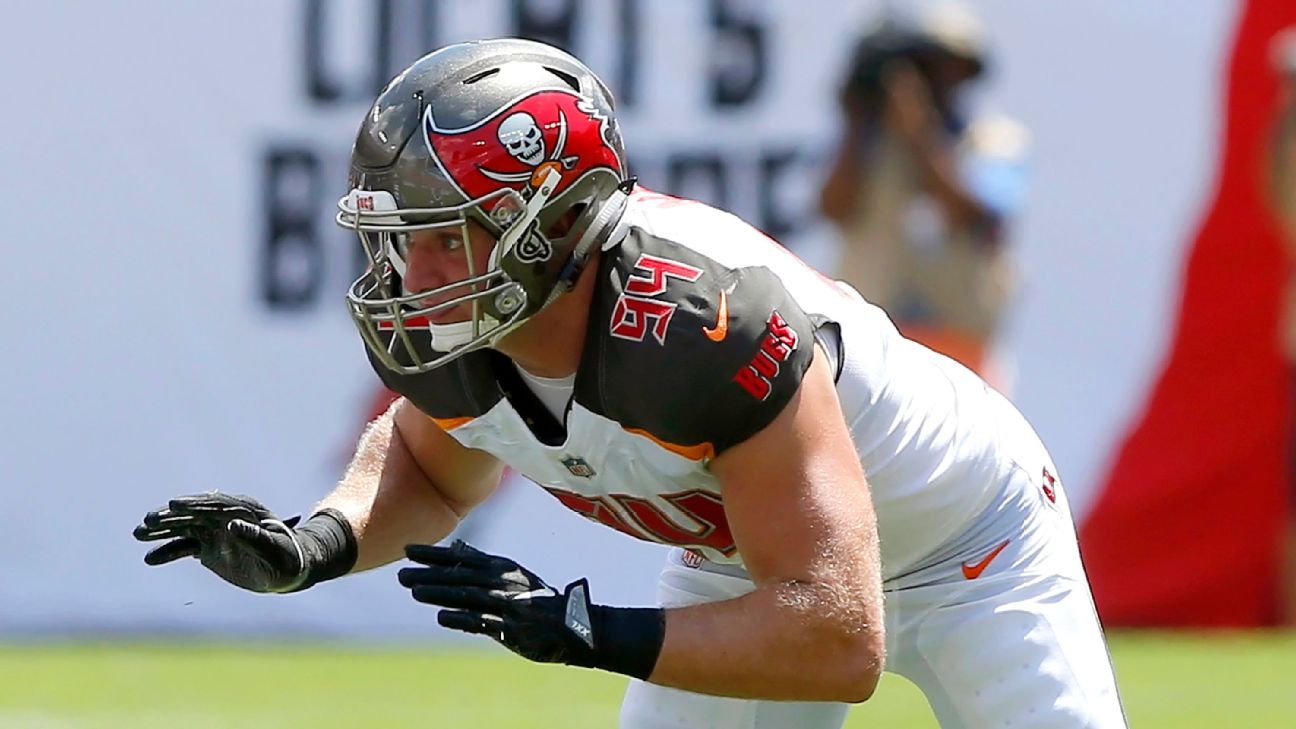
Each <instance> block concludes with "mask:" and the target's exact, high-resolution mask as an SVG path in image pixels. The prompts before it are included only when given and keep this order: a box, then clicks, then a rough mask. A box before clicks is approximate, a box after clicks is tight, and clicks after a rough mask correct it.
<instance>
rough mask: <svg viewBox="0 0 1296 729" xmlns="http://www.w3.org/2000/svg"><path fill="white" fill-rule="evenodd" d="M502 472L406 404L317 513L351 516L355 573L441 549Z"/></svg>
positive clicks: (398, 406)
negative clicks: (415, 549) (425, 547)
mask: <svg viewBox="0 0 1296 729" xmlns="http://www.w3.org/2000/svg"><path fill="white" fill-rule="evenodd" d="M503 469H504V466H503V464H501V463H500V462H499V461H498V460H497V459H496V458H495V457H494V456H491V455H490V454H488V453H486V452H485V451H479V450H474V449H471V448H466V447H464V446H463V445H461V444H460V443H459V442H458V441H456V440H455V439H454V438H453V437H451V436H450V434H448V433H447V432H445V431H444V430H442V429H441V427H440V426H439V425H437V424H436V422H434V421H433V420H432V419H431V418H429V417H428V416H427V415H425V414H424V413H423V412H421V411H420V410H419V409H418V408H416V407H414V405H413V404H411V403H410V402H409V401H408V400H406V399H405V398H400V399H398V400H397V401H396V402H395V403H393V404H392V406H391V407H390V408H388V410H387V412H386V413H384V414H383V415H382V416H381V417H379V418H378V419H377V420H375V421H374V422H373V424H371V425H370V426H369V428H368V429H367V430H366V431H365V434H364V437H362V438H361V439H360V444H359V446H358V447H357V449H356V454H355V457H354V458H353V459H352V461H351V465H350V467H348V468H347V471H346V475H345V476H343V478H342V480H341V482H340V483H339V484H338V486H337V488H335V489H334V490H333V492H332V493H330V494H329V495H328V496H327V497H325V498H324V500H323V501H321V502H320V503H319V505H318V506H317V507H316V511H321V510H324V509H334V510H336V511H338V512H340V513H341V514H343V515H345V517H346V519H347V522H348V523H349V524H350V526H351V529H352V532H353V533H354V536H355V541H356V545H357V548H358V555H357V559H356V564H355V567H354V570H356V571H358V570H365V569H370V568H372V567H378V566H380V565H384V564H387V563H388V562H392V561H394V560H397V559H400V558H401V557H403V556H404V551H403V550H404V547H405V545H406V544H410V543H413V542H420V543H433V542H438V541H440V540H441V539H442V538H444V537H445V536H446V535H448V534H449V533H450V532H451V531H453V530H454V528H455V526H456V525H457V524H458V523H459V521H460V520H461V519H463V518H464V516H466V515H467V514H468V512H469V511H471V510H472V509H473V507H475V506H477V505H478V504H480V503H481V502H482V501H484V500H485V499H486V497H487V496H489V495H490V494H491V492H492V491H494V490H495V487H496V486H498V485H499V482H500V478H501V476H502V474H503Z"/></svg>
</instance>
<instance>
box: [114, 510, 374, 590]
mask: <svg viewBox="0 0 1296 729" xmlns="http://www.w3.org/2000/svg"><path fill="white" fill-rule="evenodd" d="M298 521H300V518H299V517H293V518H291V519H288V520H285V521H281V520H279V519H278V518H277V517H276V516H275V515H274V514H273V513H272V512H271V511H270V510H269V509H267V508H266V507H265V506H262V505H261V503H260V502H258V501H257V500H256V499H254V498H252V497H250V496H236V495H232V494H222V493H219V492H216V491H212V492H209V493H205V494H194V495H191V496H181V497H178V498H175V499H172V500H171V501H170V503H168V504H167V505H166V506H165V507H164V508H161V509H158V510H156V511H150V512H149V513H148V514H145V515H144V523H142V524H140V525H139V526H137V527H135V531H134V534H135V538H136V539H138V540H140V541H142V542H152V541H157V540H161V539H169V540H171V541H168V542H167V543H166V544H163V545H161V546H159V547H155V548H154V549H152V550H150V551H149V553H148V554H146V555H144V562H145V563H146V564H150V565H160V564H166V563H167V562H174V561H175V560H177V559H180V558H182V557H197V558H198V561H199V562H201V563H202V564H203V566H204V567H206V568H207V569H209V570H211V571H212V572H215V573H216V574H217V575H218V576H219V577H220V578H221V579H223V580H225V581H226V582H229V583H230V584H233V585H237V586H239V587H242V588H243V589H245V590H252V591H253V592H293V591H296V590H304V589H306V588H307V587H309V586H311V585H313V584H315V583H316V582H320V581H322V580H327V579H332V578H334V577H338V576H341V575H343V574H346V573H347V572H348V571H350V569H351V567H352V566H354V564H355V560H356V543H355V537H354V536H353V535H352V533H351V526H350V524H349V523H348V522H347V520H346V517H344V516H343V515H342V514H341V513H339V512H337V511H334V510H333V509H324V510H322V511H320V512H319V513H317V514H315V515H314V516H312V517H311V518H310V519H308V520H307V521H306V523H304V524H302V525H301V526H300V527H298V526H297V523H298Z"/></svg>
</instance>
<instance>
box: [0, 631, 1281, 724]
mask: <svg viewBox="0 0 1296 729" xmlns="http://www.w3.org/2000/svg"><path fill="white" fill-rule="evenodd" d="M1111 645H1112V652H1113V656H1114V659H1115V661H1116V669H1117V673H1118V676H1119V680H1120V684H1121V692H1122V694H1123V695H1124V698H1125V706H1126V711H1127V713H1128V714H1129V718H1130V722H1131V725H1132V726H1133V727H1135V729H1171V728H1173V729H1195V728H1196V727H1202V728H1205V727H1211V728H1212V729H1217V728H1220V727H1246V728H1247V729H1256V728H1266V727H1274V728H1275V729H1278V728H1279V727H1284V728H1286V727H1293V726H1296V634H1277V633H1245V634H1215V635H1208V636H1200V635H1191V634H1188V635H1177V634H1119V635H1116V636H1114V637H1113V639H1112V641H1111ZM622 686H623V681H622V680H620V679H618V678H617V677H616V676H611V675H607V674H603V673H599V672H594V671H583V670H578V669H570V668H564V667H555V666H539V665H533V664H530V663H527V662H526V661H523V660H521V659H518V658H514V657H513V656H512V655H511V654H507V653H505V652H503V651H502V650H454V651H446V650H434V649H427V648H422V649H413V648H403V649H379V648H358V647H338V646H306V645H278V646H272V647H264V646H253V645H248V644H234V645H215V644H211V643H201V644H187V643H182V642H178V641H177V642H173V643H164V644H144V643H104V644H48V645H46V644H29V645H5V646H0V727H5V728H8V727H15V728H21V729H47V728H48V729H53V728H56V727H58V728H62V727H95V728H102V729H109V728H111V729H122V728H124V727H137V728H141V729H161V728H163V727H168V728H169V727H220V728H222V729H223V728H226V727H238V728H243V727H248V728H257V729H260V728H262V727H264V728H265V729H283V728H284V727H299V726H300V727H309V728H310V729H323V728H325V727H339V728H341V727H348V728H351V727H366V728H367V727H434V728H438V729H473V728H482V729H485V728H490V729H521V728H523V727H526V728H530V727H562V729H585V728H587V727H589V728H592V727H600V728H603V727H613V726H615V723H616V716H617V706H618V702H619V700H620V694H621V689H622ZM846 726H847V727H851V728H853V729H864V728H865V727H873V728H876V727H935V726H936V723H935V721H934V720H933V719H932V717H931V713H930V711H929V710H928V709H927V705H926V703H925V702H924V700H923V698H922V696H921V694H919V693H918V691H917V689H915V688H914V687H913V686H912V685H910V684H908V683H907V682H905V681H904V680H902V679H898V678H895V677H892V676H888V677H886V679H884V681H883V684H882V687H881V688H880V689H879V691H878V693H877V695H876V696H875V697H874V698H873V699H872V700H871V701H869V702H868V703H866V704H863V705H861V706H859V707H857V708H856V709H854V710H853V711H852V712H851V718H850V720H849V721H848V722H847V724H846Z"/></svg>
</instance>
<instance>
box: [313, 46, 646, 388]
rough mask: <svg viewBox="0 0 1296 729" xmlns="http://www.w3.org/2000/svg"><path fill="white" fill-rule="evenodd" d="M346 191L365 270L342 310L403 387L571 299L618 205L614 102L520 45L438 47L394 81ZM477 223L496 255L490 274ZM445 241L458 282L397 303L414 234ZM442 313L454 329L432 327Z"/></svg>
mask: <svg viewBox="0 0 1296 729" xmlns="http://www.w3.org/2000/svg"><path fill="white" fill-rule="evenodd" d="M350 183H351V188H352V189H351V191H350V192H349V193H348V194H347V195H346V196H345V197H343V198H342V199H341V200H339V201H338V210H339V212H338V214H337V221H338V224H339V225H342V226H343V227H346V228H350V229H352V230H354V231H356V233H357V234H358V235H359V238H360V241H361V244H362V245H363V247H364V250H365V253H366V255H367V257H368V263H369V266H368V268H367V270H366V271H365V272H364V274H363V275H361V276H360V278H358V279H357V280H356V281H355V283H353V284H352V285H351V288H350V289H349V291H348V292H347V303H348V306H349V308H350V311H351V316H352V318H353V319H354V320H355V322H356V325H357V327H358V328H359V330H360V334H361V336H362V337H363V338H364V340H365V343H366V344H367V345H368V347H369V349H370V352H371V354H372V355H373V356H374V357H375V358H376V359H377V360H378V361H379V362H381V363H382V364H383V365H384V366H386V367H387V368H388V369H390V370H393V371H395V372H397V373H401V374H415V373H419V372H426V371H428V370H431V369H433V368H435V367H439V366H441V365H443V364H445V363H447V362H449V361H451V360H453V359H454V358H456V357H458V356H460V355H462V354H464V353H466V352H469V351H472V350H474V349H478V348H481V347H485V346H489V345H490V344H491V343H493V342H495V341H498V339H499V338H500V337H502V336H503V335H504V334H507V333H508V332H509V331H511V330H512V329H514V328H516V327H517V326H519V325H520V324H522V323H523V322H525V321H526V320H527V319H528V318H530V317H531V316H533V315H535V313H536V312H538V311H540V310H541V309H542V308H544V306H546V305H547V304H548V303H549V302H551V301H553V299H554V298H556V297H557V296H559V295H560V294H562V293H563V292H565V291H567V290H568V289H570V288H571V286H572V285H573V284H574V283H575V281H576V278H577V276H578V275H579V274H580V271H581V270H582V268H583V266H584V264H585V262H586V261H587V259H588V256H589V254H590V252H591V251H593V250H595V248H596V247H597V246H602V245H604V244H605V243H607V242H609V238H610V237H611V236H612V234H613V231H614V230H615V229H616V227H617V223H618V222H619V221H620V218H621V215H622V213H623V212H624V210H625V203H626V199H627V196H626V189H625V188H626V187H627V185H626V165H625V152H624V149H623V147H622V143H621V134H620V130H619V128H618V126H617V123H616V119H615V117H614V115H613V100H612V94H611V93H610V92H609V91H608V89H607V87H606V86H605V85H604V84H603V82H602V81H600V80H599V79H598V77H596V76H595V75H594V74H593V72H591V71H590V70H589V69H588V68H586V67H585V65H584V64H582V63H581V62H580V61H578V60H576V59H575V58H573V57H571V56H570V55H568V54H566V53H564V52H562V51H560V50H558V49H556V48H553V47H551V46H547V45H544V44H542V43H536V42H533V41H526V40H518V39H500V40H488V41H476V42H471V43H460V44H456V45H452V46H447V47H445V48H442V49H440V50H437V51H434V52H432V53H430V54H428V55H426V56H424V57H422V58H420V59H419V60H418V61H415V62H414V64H413V65H411V66H410V67H409V68H407V69H406V70H405V71H403V72H402V73H401V74H400V75H398V76H397V77H396V78H394V79H393V80H392V81H391V82H390V83H388V85H387V86H386V87H385V88H384V89H383V91H382V92H381V93H380V94H379V96H378V99H377V101H376V102H374V105H373V106H372V107H371V108H370V110H369V112H368V113H367V114H366V115H365V118H364V122H363V123H362V124H361V125H360V131H359V134H358V135H357V137H356V142H355V146H354V147H353V149H352V155H351V172H350ZM473 224H475V225H477V226H480V227H481V228H484V229H485V230H486V231H487V232H488V233H489V234H490V235H489V236H488V237H489V238H490V239H491V244H492V245H493V248H492V250H491V252H490V256H489V259H488V261H489V262H488V264H487V265H486V267H485V269H484V270H476V268H475V266H474V261H476V260H479V259H480V257H475V256H474V254H473V251H472V241H474V240H477V241H478V242H480V240H481V236H470V235H469V226H470V225H473ZM445 229H450V230H452V231H453V232H457V233H458V234H459V240H461V241H463V243H464V246H465V248H466V249H467V250H466V258H467V260H468V270H467V276H466V277H465V278H463V279H460V280H457V281H451V282H448V283H446V284H445V285H443V286H439V287H437V288H435V289H432V290H430V291H428V290H424V291H409V290H407V289H406V287H405V286H404V284H403V279H404V274H405V271H406V259H407V255H408V250H409V243H410V235H411V234H412V233H415V232H417V231H422V230H445ZM429 302H431V303H429ZM451 311H455V312H463V317H462V319H463V320H462V321H451V322H446V323H440V322H442V321H444V320H445V319H446V318H447V314H446V312H451ZM469 312H470V313H469ZM451 318H454V317H451Z"/></svg>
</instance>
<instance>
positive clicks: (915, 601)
mask: <svg viewBox="0 0 1296 729" xmlns="http://www.w3.org/2000/svg"><path fill="white" fill-rule="evenodd" d="M1044 458H1045V459H1046V458H1047V457H1046V456H1045V457H1044ZM1045 468H1048V469H1050V471H1052V472H1053V473H1056V471H1054V470H1052V468H1051V464H1047V463H1046V461H1044V460H1040V461H1039V462H1036V463H1032V464H1030V465H1021V466H1020V467H1019V468H1018V469H1017V470H1016V473H1015V474H1014V476H1013V477H1012V478H1010V479H1009V480H1008V482H1007V483H1006V484H1004V486H1003V488H1002V490H1001V493H1000V496H999V498H998V499H997V500H996V501H995V503H994V504H993V505H992V506H991V507H989V509H987V511H986V512H985V513H984V514H982V515H980V516H979V517H977V518H976V519H975V520H973V522H972V524H971V526H970V527H969V529H968V530H967V531H965V532H964V534H963V535H961V536H960V537H958V538H957V539H956V540H954V541H953V542H952V543H951V544H949V545H947V546H946V547H943V548H942V549H941V550H939V553H938V554H936V555H934V556H933V558H932V559H931V560H926V564H927V565H928V566H926V567H923V568H922V569H919V570H917V571H915V572H913V573H910V574H907V575H903V576H900V577H897V578H895V579H893V580H890V581H888V582H887V583H886V584H884V585H883V589H884V595H885V605H884V608H885V612H886V633H887V640H886V642H887V663H886V670H888V671H891V672H893V673H896V674H899V675H901V676H904V677H905V678H907V679H909V680H910V681H912V682H913V683H914V684H916V685H917V686H918V688H919V689H921V690H922V692H923V694H925V695H926V697H927V701H928V702H929V703H930V705H931V708H932V710H933V711H934V712H935V714H936V718H937V720H938V721H939V722H940V725H941V727H943V728H944V729H992V728H998V727H1012V729H1053V728H1054V727H1056V728H1057V729H1081V728H1091V729H1123V728H1124V727H1125V726H1126V724H1125V718H1124V716H1123V714H1122V710H1121V705H1120V698H1119V697H1118V695H1117V692H1116V681H1115V677H1114V675H1113V672H1112V666H1111V660H1110V658H1109V656H1108V654H1107V648H1106V644H1105V642H1104V640H1103V635H1102V628H1101V626H1100V625H1099V623H1098V618H1097V616H1096V614H1095V612H1094V606H1093V598H1092V597H1091V596H1090V593H1089V585H1088V582H1087V580H1086V578H1085V574H1084V568H1083V566H1082V565H1081V563H1080V553H1079V549H1078V546H1077V543H1076V537H1075V527H1074V525H1073V523H1072V521H1071V517H1070V514H1069V512H1068V510H1067V505H1066V497H1065V495H1064V494H1063V492H1062V488H1061V484H1060V483H1055V482H1052V480H1051V479H1050V478H1049V477H1046V476H1044V474H1043V473H1042V471H1043V469H1045ZM1046 486H1047V487H1048V488H1047V489H1046V488H1045V487H1046ZM1050 493H1051V494H1052V498H1050V497H1049V495H1048V494H1050ZM1054 500H1056V502H1055V501H1054ZM1005 542H1007V545H1006V546H1003V548H1002V549H1001V550H999V551H998V553H997V554H995V555H994V556H993V557H991V558H990V559H989V560H987V557H989V556H990V555H991V553H993V552H995V551H996V549H998V548H999V547H1001V545H1003V544H1004V543H1005ZM688 557H689V559H688V561H686V555H685V552H684V550H680V549H675V550H672V551H671V553H670V555H669V557H668V558H667V563H666V567H665V569H664V570H663V571H662V574H661V578H660V582H659V584H658V600H659V602H660V604H661V605H662V606H663V607H679V606H684V605H691V604H697V603H703V602H711V601H716V600H725V599H729V598H733V597H738V596H740V595H743V594H745V593H747V592H749V591H751V590H752V589H753V585H752V583H751V581H750V580H749V579H748V578H747V576H746V574H745V573H744V572H743V571H742V570H741V568H738V567H733V566H728V565H720V564H716V563H712V562H706V561H700V560H697V559H692V555H689V556H688ZM699 561H700V564H699ZM690 565H697V566H690ZM965 565H967V566H968V568H969V569H968V570H967V571H966V572H965V569H964V566H965ZM978 566H981V567H983V571H981V572H979V573H977V572H976V569H975V568H976V567H978ZM968 574H974V575H975V577H973V578H970V579H969V577H968ZM771 660H777V657H771ZM849 708H850V707H849V705H847V704H834V703H809V702H806V703H799V702H780V701H751V700H743V699H730V698H721V697H715V696H704V695H701V694H693V693H689V692H686V691H680V690H677V689H671V688H665V687H661V686H655V685H653V684H649V683H645V682H643V681H636V680H631V682H630V686H629V688H628V689H627V690H626V696H625V701H624V702H623V704H622V707H621V727H622V728H623V729H793V728H795V729H839V728H840V727H841V725H842V723H843V722H844V721H845V719H846V712H847V710H848V709H849Z"/></svg>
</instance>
